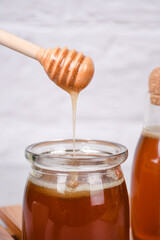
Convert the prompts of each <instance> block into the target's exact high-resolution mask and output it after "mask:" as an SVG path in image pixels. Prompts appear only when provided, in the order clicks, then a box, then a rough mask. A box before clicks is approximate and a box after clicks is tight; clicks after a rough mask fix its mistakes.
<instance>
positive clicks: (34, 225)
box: [23, 178, 129, 240]
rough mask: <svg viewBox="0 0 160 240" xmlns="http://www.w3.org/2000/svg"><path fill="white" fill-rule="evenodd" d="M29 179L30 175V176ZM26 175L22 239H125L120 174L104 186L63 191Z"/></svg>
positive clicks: (124, 202)
mask: <svg viewBox="0 0 160 240" xmlns="http://www.w3.org/2000/svg"><path fill="white" fill-rule="evenodd" d="M31 179H32V180H33V178H31ZM31 179H29V181H28V183H27V186H26V192H25V196H24V205H23V219H24V220H23V240H82V239H83V240H128V239H129V207H128V195H127V189H126V184H125V181H124V178H121V179H120V180H118V181H117V183H116V184H115V183H114V184H110V185H106V188H104V189H103V188H101V187H102V186H101V187H99V186H97V187H96V186H95V190H94V191H91V190H89V189H87V188H83V189H80V190H78V191H75V192H74V191H73V192H72V191H70V192H65V193H63V194H62V193H60V192H58V191H57V190H56V189H55V188H54V187H51V186H49V187H47V186H44V185H43V184H40V185H38V184H37V183H35V182H34V181H32V180H31Z"/></svg>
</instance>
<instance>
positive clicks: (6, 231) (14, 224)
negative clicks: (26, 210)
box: [0, 205, 22, 240]
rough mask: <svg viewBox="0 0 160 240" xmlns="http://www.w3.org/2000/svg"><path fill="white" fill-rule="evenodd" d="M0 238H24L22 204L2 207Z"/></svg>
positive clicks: (6, 239)
mask: <svg viewBox="0 0 160 240" xmlns="http://www.w3.org/2000/svg"><path fill="white" fill-rule="evenodd" d="M0 219H1V220H2V222H3V223H4V224H5V226H6V228H5V227H4V226H2V225H0V240H11V239H12V240H13V239H17V240H21V239H22V207H21V206H20V205H16V206H7V207H1V208H0Z"/></svg>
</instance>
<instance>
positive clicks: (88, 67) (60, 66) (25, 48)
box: [0, 30, 94, 93]
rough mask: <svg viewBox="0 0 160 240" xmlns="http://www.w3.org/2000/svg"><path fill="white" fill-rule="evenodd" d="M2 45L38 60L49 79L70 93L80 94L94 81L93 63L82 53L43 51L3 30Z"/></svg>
mask: <svg viewBox="0 0 160 240" xmlns="http://www.w3.org/2000/svg"><path fill="white" fill-rule="evenodd" d="M0 44H2V45H4V46H6V47H8V48H11V49H13V50H15V51H17V52H20V53H22V54H24V55H26V56H28V57H31V58H34V59H36V60H38V61H39V62H40V63H41V64H42V66H43V67H44V70H45V71H46V73H47V75H48V76H49V78H50V79H51V80H52V81H53V82H55V83H56V84H57V85H58V86H59V87H61V88H63V89H64V90H65V91H67V92H69V93H71V92H77V93H79V92H80V91H81V90H82V89H84V88H85V87H86V86H87V85H88V84H89V82H90V81H91V79H92V76H93V73H94V65H93V61H92V59H91V58H90V57H88V56H84V55H83V53H82V52H76V50H74V49H73V50H68V49H67V47H64V48H62V49H60V48H59V47H56V48H53V49H43V48H41V47H39V46H37V45H35V44H33V43H31V42H28V41H26V40H24V39H22V38H19V37H17V36H15V35H12V34H10V33H8V32H5V31H3V30H0Z"/></svg>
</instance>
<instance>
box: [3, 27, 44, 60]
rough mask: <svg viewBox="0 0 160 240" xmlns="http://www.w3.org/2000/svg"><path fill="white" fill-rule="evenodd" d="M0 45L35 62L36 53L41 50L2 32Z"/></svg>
mask: <svg viewBox="0 0 160 240" xmlns="http://www.w3.org/2000/svg"><path fill="white" fill-rule="evenodd" d="M0 44H2V45H4V46H6V47H8V48H11V49H13V50H15V51H17V52H19V53H22V54H24V55H26V56H28V57H31V58H34V59H36V60H38V59H37V56H36V55H37V52H38V51H39V50H40V49H41V48H40V47H38V46H36V45H35V44H33V43H31V42H28V41H26V40H24V39H22V38H20V37H17V36H15V35H13V34H10V33H8V32H6V31H3V30H0Z"/></svg>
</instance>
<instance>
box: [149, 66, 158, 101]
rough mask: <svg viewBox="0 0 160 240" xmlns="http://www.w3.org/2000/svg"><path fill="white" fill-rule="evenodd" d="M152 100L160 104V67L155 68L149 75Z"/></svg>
mask: <svg viewBox="0 0 160 240" xmlns="http://www.w3.org/2000/svg"><path fill="white" fill-rule="evenodd" d="M149 92H150V101H151V103H152V104H154V105H160V67H158V68H155V69H154V70H153V71H152V72H151V74H150V76H149Z"/></svg>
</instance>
